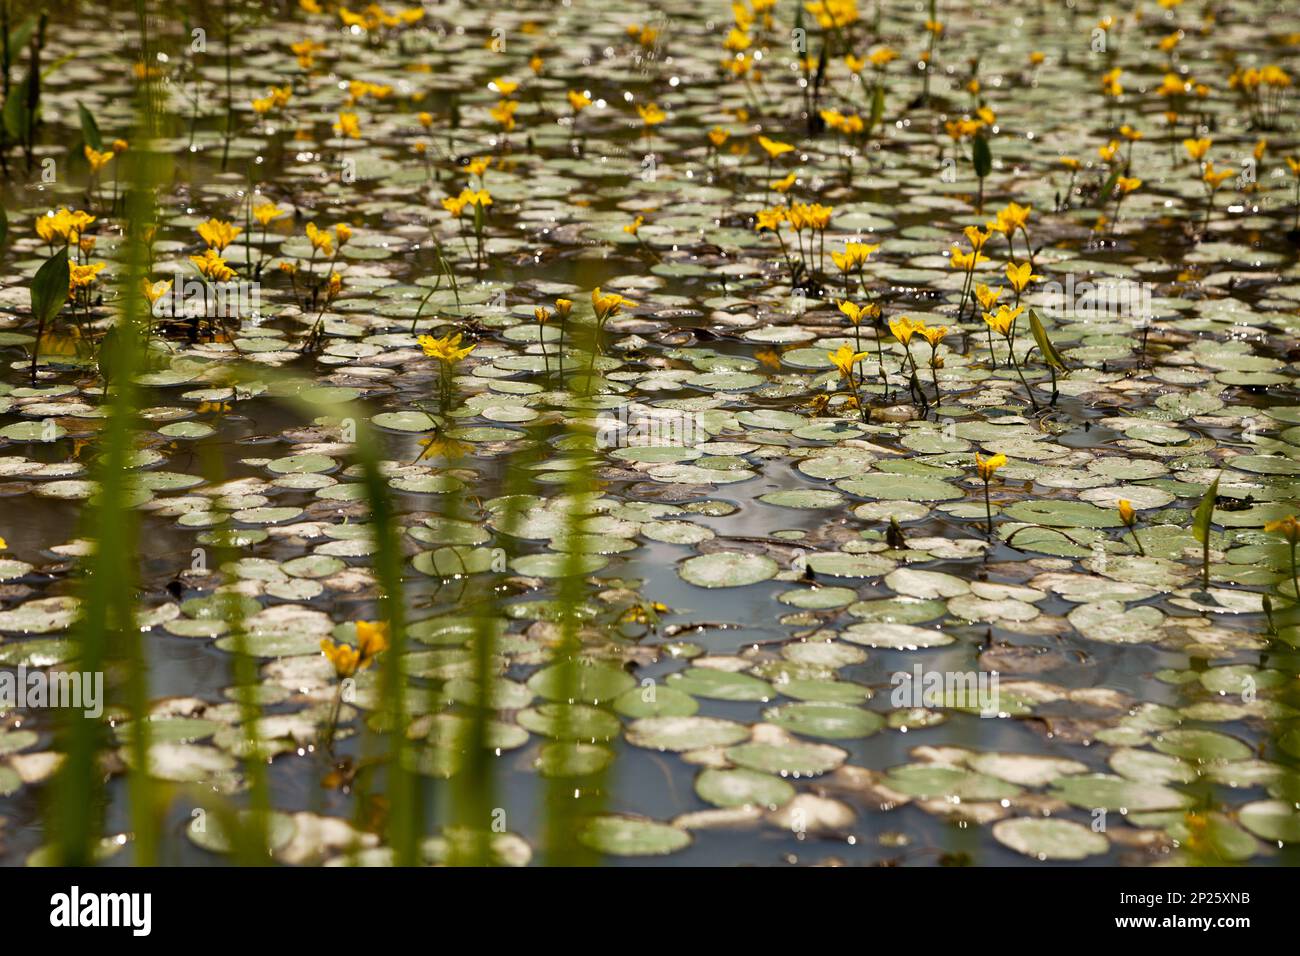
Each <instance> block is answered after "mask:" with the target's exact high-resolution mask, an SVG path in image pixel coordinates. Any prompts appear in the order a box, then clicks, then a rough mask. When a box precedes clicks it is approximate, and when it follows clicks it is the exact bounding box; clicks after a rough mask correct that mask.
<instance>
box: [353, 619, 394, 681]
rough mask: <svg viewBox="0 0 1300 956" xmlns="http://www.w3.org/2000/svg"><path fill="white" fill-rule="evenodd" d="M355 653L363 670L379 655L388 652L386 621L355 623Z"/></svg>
mask: <svg viewBox="0 0 1300 956" xmlns="http://www.w3.org/2000/svg"><path fill="white" fill-rule="evenodd" d="M356 627H357V651H358V652H359V653H360V655H361V663H360V666H361V667H362V668H363V669H364V668H365V667H367V666H368V665H369V664H370V662H371V661H372V660H374V659H375V657H377V656H378V655H379V654H382V653H383V652H384V651H386V650H388V622H387V621H357V624H356Z"/></svg>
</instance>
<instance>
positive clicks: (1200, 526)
mask: <svg viewBox="0 0 1300 956" xmlns="http://www.w3.org/2000/svg"><path fill="white" fill-rule="evenodd" d="M1222 477H1223V474H1222V473H1220V474H1219V475H1218V477H1216V478H1215V479H1214V481H1212V482H1211V483H1210V487H1208V488H1206V489H1205V494H1204V495H1202V496H1201V503H1200V504H1199V505H1197V506H1196V514H1194V515H1193V516H1192V534H1193V535H1194V536H1195V537H1196V540H1197V541H1199V542H1201V544H1206V543H1207V542H1208V541H1209V538H1210V524H1211V523H1212V522H1213V521H1214V499H1215V498H1217V497H1218V496H1219V478H1222Z"/></svg>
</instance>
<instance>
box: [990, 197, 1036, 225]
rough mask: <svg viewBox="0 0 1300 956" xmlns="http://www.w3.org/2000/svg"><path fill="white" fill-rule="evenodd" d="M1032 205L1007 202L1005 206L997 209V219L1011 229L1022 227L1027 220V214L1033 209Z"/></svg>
mask: <svg viewBox="0 0 1300 956" xmlns="http://www.w3.org/2000/svg"><path fill="white" fill-rule="evenodd" d="M1033 208H1034V207H1033V206H1022V205H1020V204H1019V203H1014V202H1009V203H1007V204H1006V206H1005V207H1003V208H1002V209H999V210H998V220H999V221H1000V222H1002V223H1004V224H1006V225H1007V226H1009V227H1010V228H1011V229H1012V230H1015V229H1024V228H1025V225H1026V224H1027V223H1028V222H1029V214H1030V213H1031V212H1032V211H1033Z"/></svg>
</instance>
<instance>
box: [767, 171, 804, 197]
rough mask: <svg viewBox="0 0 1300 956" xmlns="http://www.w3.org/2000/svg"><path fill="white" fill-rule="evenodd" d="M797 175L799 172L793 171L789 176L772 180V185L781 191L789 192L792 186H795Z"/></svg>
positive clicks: (783, 192)
mask: <svg viewBox="0 0 1300 956" xmlns="http://www.w3.org/2000/svg"><path fill="white" fill-rule="evenodd" d="M797 176H798V174H797V173H795V172H791V173H790V174H789V175H788V176H784V177H782V178H781V179H774V180H772V183H771V186H772V188H773V189H775V190H776V191H777V192H779V193H782V194H785V193H788V192H789V191H790V189H791V187H793V186H794V184H795V180H796V178H797Z"/></svg>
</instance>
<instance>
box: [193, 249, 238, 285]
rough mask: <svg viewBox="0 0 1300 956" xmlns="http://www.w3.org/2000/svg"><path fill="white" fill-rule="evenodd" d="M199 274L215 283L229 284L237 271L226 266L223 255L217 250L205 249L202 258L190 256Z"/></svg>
mask: <svg viewBox="0 0 1300 956" xmlns="http://www.w3.org/2000/svg"><path fill="white" fill-rule="evenodd" d="M190 262H192V263H194V266H195V268H196V269H198V270H199V274H200V275H202V276H203V277H204V278H206V279H211V280H212V281H213V282H229V281H230V280H231V279H232V278H234V276H235V270H234V269H232V268H230V266H228V265H226V260H225V259H223V258H221V253H219V252H217V250H216V249H204V250H203V255H201V256H190Z"/></svg>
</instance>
